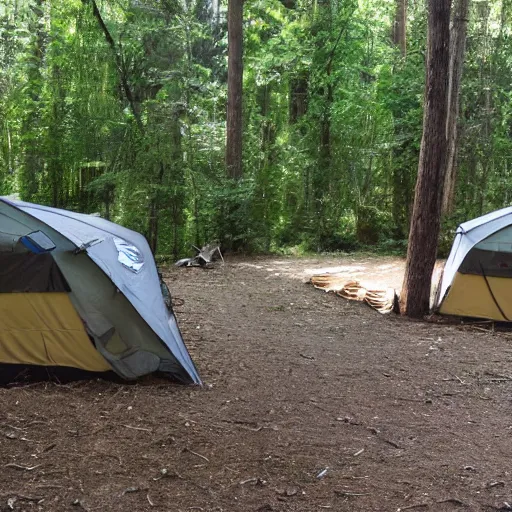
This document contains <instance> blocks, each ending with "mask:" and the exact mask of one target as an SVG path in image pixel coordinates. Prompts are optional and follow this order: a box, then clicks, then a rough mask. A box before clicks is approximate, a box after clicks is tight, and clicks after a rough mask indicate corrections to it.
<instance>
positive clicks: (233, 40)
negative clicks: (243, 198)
mask: <svg viewBox="0 0 512 512" xmlns="http://www.w3.org/2000/svg"><path fill="white" fill-rule="evenodd" d="M242 23H243V0H229V2H228V109H227V127H226V169H227V174H228V177H230V178H233V179H239V178H241V177H242V79H243V60H242V57H243V30H242Z"/></svg>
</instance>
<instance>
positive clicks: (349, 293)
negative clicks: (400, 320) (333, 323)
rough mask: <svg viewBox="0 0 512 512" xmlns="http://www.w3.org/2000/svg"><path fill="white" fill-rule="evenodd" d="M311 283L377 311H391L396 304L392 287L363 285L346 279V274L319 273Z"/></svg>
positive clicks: (384, 312)
mask: <svg viewBox="0 0 512 512" xmlns="http://www.w3.org/2000/svg"><path fill="white" fill-rule="evenodd" d="M311 284H313V286H315V288H320V289H322V290H325V291H327V292H334V293H336V295H339V296H340V297H343V298H345V299H349V300H357V301H359V302H365V303H366V304H368V305H369V306H371V307H372V308H373V309H376V310H377V311H378V312H379V313H383V314H386V313H391V312H392V311H393V309H394V308H395V306H396V301H397V298H396V293H395V290H394V288H384V289H382V288H375V287H373V286H364V285H363V284H361V282H360V281H358V280H350V281H347V278H346V276H345V277H343V276H342V275H339V274H338V275H337V274H320V275H317V276H313V277H311Z"/></svg>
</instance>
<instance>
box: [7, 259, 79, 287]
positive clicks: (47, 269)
mask: <svg viewBox="0 0 512 512" xmlns="http://www.w3.org/2000/svg"><path fill="white" fill-rule="evenodd" d="M70 291H71V288H70V287H69V285H68V283H67V281H66V278H65V277H64V276H63V274H62V272H61V271H60V269H59V267H58V265H57V263H56V262H55V260H54V259H53V257H52V255H51V254H48V253H43V254H33V253H12V252H11V253H1V252H0V293H41V292H70Z"/></svg>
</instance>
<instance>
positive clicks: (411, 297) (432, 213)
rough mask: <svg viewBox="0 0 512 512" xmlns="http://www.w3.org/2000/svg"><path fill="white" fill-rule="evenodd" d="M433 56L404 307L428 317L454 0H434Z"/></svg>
mask: <svg viewBox="0 0 512 512" xmlns="http://www.w3.org/2000/svg"><path fill="white" fill-rule="evenodd" d="M428 7H429V9H428V11H429V14H428V56H427V70H426V82H425V105H424V113H423V137H422V140H421V149H420V160H419V165H418V178H417V181H416V190H415V197H414V207H413V212H412V218H411V229H410V233H409V246H408V250H407V261H406V267H405V278H404V285H403V288H402V293H401V295H400V310H401V312H402V314H405V315H408V316H410V317H422V316H423V315H425V314H426V313H428V310H429V300H430V284H431V279H432V272H433V270H434V265H435V262H436V255H437V244H438V238H439V228H440V217H441V200H442V190H443V183H444V171H445V169H446V157H447V149H448V141H447V139H446V113H447V103H446V99H447V89H448V66H449V44H450V0H429V2H428Z"/></svg>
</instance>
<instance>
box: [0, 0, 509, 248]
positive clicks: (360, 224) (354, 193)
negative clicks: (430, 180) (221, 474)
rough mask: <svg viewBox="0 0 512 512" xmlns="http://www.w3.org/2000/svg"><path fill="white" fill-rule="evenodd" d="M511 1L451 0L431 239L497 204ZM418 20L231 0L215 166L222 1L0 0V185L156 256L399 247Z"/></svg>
mask: <svg viewBox="0 0 512 512" xmlns="http://www.w3.org/2000/svg"><path fill="white" fill-rule="evenodd" d="M511 10H512V1H511V0H478V1H475V0H473V1H472V2H470V3H469V12H468V17H467V35H466V49H465V58H464V65H463V72H462V79H461V93H460V109H459V115H458V120H457V126H458V141H457V144H458V147H457V152H456V157H457V164H456V168H457V172H456V174H455V181H454V183H455V186H454V195H453V197H451V198H450V204H449V205H448V207H447V208H446V209H445V215H444V218H443V231H442V236H444V237H445V239H446V244H449V243H450V241H451V233H452V231H453V228H454V227H455V226H456V225H457V224H458V223H459V222H461V221H463V220H466V219H468V218H471V217H475V216H478V215H480V214H482V213H485V212H488V211H491V210H494V209H496V208H500V207H502V206H505V205H508V204H509V203H510V201H511V197H510V195H511V192H510V190H511V186H510V185H511V183H512V161H511V158H512V83H511V80H510V77H511V76H512V38H511V35H512V34H511V32H512V28H511V27H512V20H511ZM400 13H401V15H400ZM426 19H427V17H426V6H425V3H424V2H420V1H418V0H410V1H409V2H408V3H406V2H405V0H396V1H389V0H359V1H358V2H357V1H355V0H347V1H346V2H341V1H339V0H314V1H313V0H282V1H279V0H246V1H245V2H244V8H243V63H244V72H243V116H242V119H243V122H242V126H243V132H242V143H243V152H242V173H241V177H239V178H238V179H233V178H232V177H230V176H229V173H227V172H226V161H225V155H226V104H227V76H228V70H227V63H228V58H227V41H228V36H227V4H226V3H225V2H224V0H160V1H156V0H155V1H151V0H147V1H144V2H139V1H135V0H110V1H106V0H102V1H100V0H81V1H80V0H65V1H64V0H59V1H56V0H4V2H2V4H1V5H0V194H2V195H5V194H19V196H20V197H21V198H22V199H24V200H27V201H32V202H36V203H43V204H47V205H50V206H55V207H61V208H68V209H73V210H77V211H82V212H86V213H99V214H101V215H102V216H104V217H106V218H109V219H111V220H114V221H116V222H119V223H121V224H123V225H125V226H127V227H130V228H132V229H135V230H137V231H140V232H142V233H144V234H145V235H146V236H147V238H148V241H149V242H150V245H151V247H152V249H153V250H154V252H155V253H157V254H159V255H170V256H172V257H178V256H179V255H180V254H183V253H187V252H188V251H189V247H190V244H191V243H193V244H196V245H198V246H200V245H202V244H203V243H206V242H208V241H210V240H213V239H218V240H220V241H222V242H223V243H224V244H225V245H227V246H229V247H232V248H241V249H245V250H251V251H271V250H281V249H283V248H291V247H299V248H301V249H302V250H315V251H335V250H345V251H346V250H354V249H357V248H360V247H364V246H376V247H377V248H380V249H381V250H384V249H385V250H398V251H400V250H402V251H403V250H404V248H405V246H406V240H407V234H408V229H409V222H410V215H411V208H412V201H413V197H414V185H415V181H416V175H417V171H418V158H419V149H420V142H421V135H422V116H423V93H424V82H425V59H426V33H427V29H426ZM446 244H445V246H446ZM441 248H443V244H441Z"/></svg>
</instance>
